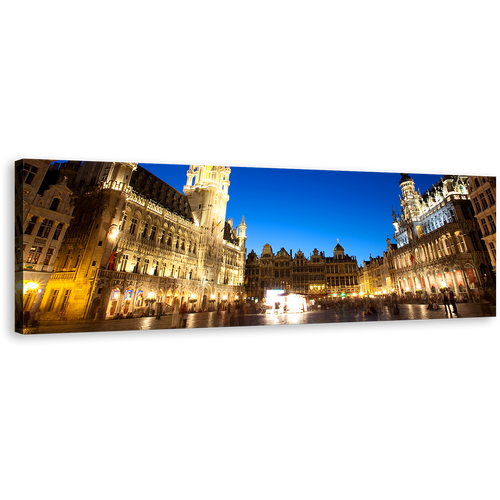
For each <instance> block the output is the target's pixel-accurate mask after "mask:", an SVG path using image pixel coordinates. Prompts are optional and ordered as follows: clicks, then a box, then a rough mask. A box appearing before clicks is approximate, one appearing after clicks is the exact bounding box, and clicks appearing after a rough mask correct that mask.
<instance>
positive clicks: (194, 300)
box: [189, 293, 196, 311]
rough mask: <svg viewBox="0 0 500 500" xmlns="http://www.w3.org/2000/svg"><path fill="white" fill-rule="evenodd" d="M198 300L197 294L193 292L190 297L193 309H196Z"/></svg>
mask: <svg viewBox="0 0 500 500" xmlns="http://www.w3.org/2000/svg"><path fill="white" fill-rule="evenodd" d="M195 302H196V294H195V293H192V294H191V298H190V299H189V303H190V304H191V311H193V310H194V303H195Z"/></svg>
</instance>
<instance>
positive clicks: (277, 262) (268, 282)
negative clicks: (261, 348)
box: [245, 244, 359, 301]
mask: <svg viewBox="0 0 500 500" xmlns="http://www.w3.org/2000/svg"><path fill="white" fill-rule="evenodd" d="M333 253H334V255H333V257H325V253H324V252H320V251H318V250H317V249H316V248H315V249H314V251H313V252H312V254H311V255H310V257H309V258H306V257H305V255H304V253H303V252H302V251H300V250H299V251H298V252H296V254H295V256H293V257H292V255H293V254H292V250H290V252H287V251H286V250H285V249H284V248H281V250H279V251H278V252H277V253H276V254H274V253H273V251H272V248H271V245H268V244H267V245H264V248H263V250H262V254H261V257H260V258H259V257H258V256H257V254H256V253H255V252H254V251H253V250H252V251H251V252H250V254H249V255H248V258H247V265H246V277H245V284H246V296H247V298H248V299H251V300H255V299H257V300H259V301H262V300H263V299H264V298H265V297H266V291H267V290H272V289H278V290H284V291H285V292H289V293H296V294H305V295H307V296H308V297H309V298H311V299H316V300H325V299H326V298H329V299H332V298H335V297H344V296H349V295H351V296H354V295H357V294H359V283H358V276H359V272H358V265H357V261H356V258H355V257H352V256H349V255H347V254H345V252H344V249H343V248H342V247H341V246H340V244H337V246H336V247H335V248H334V250H333Z"/></svg>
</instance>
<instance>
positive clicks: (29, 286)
mask: <svg viewBox="0 0 500 500" xmlns="http://www.w3.org/2000/svg"><path fill="white" fill-rule="evenodd" d="M39 286H40V285H39V284H38V283H35V282H34V281H28V282H27V283H25V284H24V285H23V293H27V292H29V291H31V290H37V289H38V287H39Z"/></svg>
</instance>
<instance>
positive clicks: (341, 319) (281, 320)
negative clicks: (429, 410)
mask: <svg viewBox="0 0 500 500" xmlns="http://www.w3.org/2000/svg"><path fill="white" fill-rule="evenodd" d="M399 309H400V314H398V315H394V314H392V313H391V311H390V309H389V308H388V307H385V306H383V307H380V308H379V309H378V311H377V312H378V314H377V316H365V315H364V312H363V310H362V309H361V308H359V309H349V308H343V307H342V308H338V309H335V308H334V309H327V310H323V311H309V312H306V313H298V314H279V315H278V314H272V315H271V314H246V315H241V314H240V315H235V314H232V315H230V314H228V313H227V312H222V313H220V314H217V312H205V313H194V314H190V315H189V316H188V320H187V325H186V328H218V327H236V326H272V325H304V324H316V323H345V322H360V321H404V320H423V319H446V318H448V319H449V316H447V314H446V311H445V310H444V308H442V307H441V308H440V309H438V310H429V309H427V306H426V305H423V304H401V305H400V307H399ZM458 312H459V316H460V317H461V318H479V317H485V316H492V315H495V314H496V310H495V308H490V307H489V306H487V305H486V306H484V305H481V304H458ZM453 318H454V319H455V316H453ZM171 325H172V317H171V316H162V317H161V318H160V319H156V318H155V317H149V318H133V319H124V320H100V321H76V322H74V321H73V322H69V321H61V322H56V323H51V324H47V325H41V326H39V327H38V328H27V329H26V330H25V333H63V332H106V331H123V330H125V331H131V330H168V329H171Z"/></svg>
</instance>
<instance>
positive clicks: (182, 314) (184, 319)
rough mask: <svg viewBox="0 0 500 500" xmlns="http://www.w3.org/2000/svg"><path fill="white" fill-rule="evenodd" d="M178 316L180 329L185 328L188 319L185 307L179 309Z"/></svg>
mask: <svg viewBox="0 0 500 500" xmlns="http://www.w3.org/2000/svg"><path fill="white" fill-rule="evenodd" d="M179 315H180V317H181V328H186V323H187V319H188V310H187V307H186V306H185V305H184V306H182V307H181V310H180V313H179Z"/></svg>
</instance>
